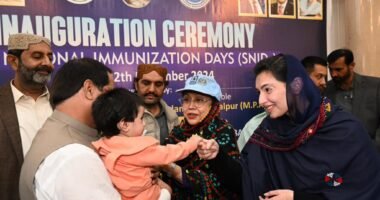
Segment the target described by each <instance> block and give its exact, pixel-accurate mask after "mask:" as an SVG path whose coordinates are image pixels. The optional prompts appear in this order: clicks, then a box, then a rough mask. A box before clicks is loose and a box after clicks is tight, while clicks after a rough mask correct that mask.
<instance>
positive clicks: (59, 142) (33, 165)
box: [19, 110, 98, 200]
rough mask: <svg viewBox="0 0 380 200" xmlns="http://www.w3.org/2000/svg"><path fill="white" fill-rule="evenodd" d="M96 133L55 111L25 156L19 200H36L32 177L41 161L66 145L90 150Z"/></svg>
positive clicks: (95, 138)
mask: <svg viewBox="0 0 380 200" xmlns="http://www.w3.org/2000/svg"><path fill="white" fill-rule="evenodd" d="M97 139H98V137H97V131H96V130H95V129H93V128H90V127H88V126H86V125H84V124H83V123H81V122H79V121H76V120H75V119H73V118H71V117H70V116H68V115H66V114H64V113H62V112H59V111H57V110H55V111H54V112H53V114H52V116H51V117H49V118H48V119H47V120H46V122H45V124H44V125H43V126H42V128H41V129H40V130H39V131H38V133H37V135H36V137H35V138H34V140H33V143H32V146H31V148H30V150H29V152H28V153H27V155H26V156H25V159H24V164H23V166H22V169H21V175H20V188H19V189H20V197H21V200H32V199H36V196H35V189H34V176H35V174H36V172H37V169H38V167H39V166H40V164H41V163H42V162H43V160H44V159H45V158H46V157H47V156H49V155H50V154H51V153H53V152H54V151H56V150H57V149H59V148H61V147H64V146H66V145H68V144H73V143H77V144H83V145H85V146H88V147H90V148H92V146H91V142H92V141H95V140H97Z"/></svg>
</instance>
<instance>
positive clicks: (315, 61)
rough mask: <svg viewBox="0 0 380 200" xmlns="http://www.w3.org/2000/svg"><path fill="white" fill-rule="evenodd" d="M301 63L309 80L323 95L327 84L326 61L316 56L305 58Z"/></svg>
mask: <svg viewBox="0 0 380 200" xmlns="http://www.w3.org/2000/svg"><path fill="white" fill-rule="evenodd" d="M301 62H302V65H303V66H304V67H305V69H306V71H307V73H308V74H309V76H310V78H311V80H312V81H313V82H314V84H315V85H316V86H317V87H318V88H319V90H320V91H321V93H323V92H324V91H325V89H326V82H327V61H326V60H325V59H323V58H321V57H317V56H306V57H305V58H304V59H302V61H301Z"/></svg>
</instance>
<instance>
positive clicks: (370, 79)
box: [355, 74, 380, 83]
mask: <svg viewBox="0 0 380 200" xmlns="http://www.w3.org/2000/svg"><path fill="white" fill-rule="evenodd" d="M355 76H357V77H358V78H360V79H361V80H363V81H368V82H374V83H380V78H379V77H375V76H367V75H361V74H355Z"/></svg>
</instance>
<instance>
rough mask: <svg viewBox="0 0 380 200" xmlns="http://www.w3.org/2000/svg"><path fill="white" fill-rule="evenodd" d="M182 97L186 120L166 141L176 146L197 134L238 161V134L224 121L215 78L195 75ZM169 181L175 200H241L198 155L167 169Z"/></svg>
mask: <svg viewBox="0 0 380 200" xmlns="http://www.w3.org/2000/svg"><path fill="white" fill-rule="evenodd" d="M177 92H180V93H181V95H182V98H181V104H182V111H183V114H184V120H183V121H182V122H181V124H180V125H179V126H177V127H174V129H173V130H172V132H171V133H170V135H169V137H168V138H167V140H166V143H167V144H176V143H178V142H182V141H186V140H188V139H189V138H190V137H191V136H192V135H194V134H197V135H199V136H201V137H203V138H205V139H214V140H216V142H217V143H218V144H219V146H220V148H221V149H222V150H223V151H224V152H225V153H226V155H227V157H231V158H233V159H237V158H238V156H239V151H238V148H237V144H236V136H235V130H234V129H233V127H232V126H231V124H230V123H228V122H227V121H226V120H223V119H221V118H220V103H219V101H220V100H221V97H222V92H221V89H220V86H219V84H218V83H217V82H216V81H215V79H214V78H213V77H209V76H205V75H195V76H193V77H190V78H189V79H187V80H186V84H185V87H184V88H182V89H179V90H177ZM163 170H164V171H166V172H167V174H168V176H169V177H167V179H165V178H164V180H165V181H166V182H167V183H169V185H170V186H171V187H172V189H173V195H172V197H173V198H172V199H181V200H182V199H189V200H204V199H209V200H219V199H228V200H233V199H237V198H238V196H237V195H236V194H234V193H233V192H231V191H229V190H228V189H226V187H225V186H224V184H222V183H221V182H220V180H219V177H218V176H217V175H216V174H215V171H214V170H213V169H211V168H210V167H209V165H208V161H206V160H202V159H200V158H199V156H198V154H197V153H196V152H194V153H192V154H190V155H189V156H188V157H187V158H185V159H184V160H181V161H178V162H176V163H175V164H174V163H173V164H171V165H169V166H164V167H163Z"/></svg>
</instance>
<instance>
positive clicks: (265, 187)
mask: <svg viewBox="0 0 380 200" xmlns="http://www.w3.org/2000/svg"><path fill="white" fill-rule="evenodd" d="M254 73H255V82H256V89H257V91H258V92H259V103H260V105H261V106H263V107H264V108H265V109H266V112H267V113H268V117H266V118H265V119H264V120H263V121H262V123H261V124H260V125H259V127H258V128H257V129H256V130H255V131H254V133H253V134H252V136H251V139H250V141H249V142H248V143H247V144H246V146H245V147H244V149H243V150H242V152H241V159H240V160H233V159H229V158H228V157H226V156H224V153H223V151H219V153H218V151H217V150H218V145H217V144H216V143H215V142H213V141H212V140H209V141H208V142H207V143H206V144H204V145H203V147H202V148H201V149H199V150H198V153H199V155H200V157H202V158H204V159H212V160H210V165H211V167H212V168H215V169H217V171H216V172H217V174H218V175H220V177H221V179H222V182H225V183H229V184H228V186H229V188H230V189H233V190H235V191H240V192H241V193H242V194H243V199H256V198H259V197H260V199H368V200H372V199H380V195H379V192H380V158H379V155H378V153H377V152H376V149H375V148H374V146H372V143H371V141H370V138H369V137H368V134H367V131H366V130H365V128H364V127H363V125H362V124H361V123H360V122H359V121H358V120H357V119H356V118H355V117H353V116H352V115H351V114H349V113H347V112H344V111H342V110H341V109H340V108H338V107H335V106H333V105H332V104H331V102H330V100H329V99H327V98H325V97H321V96H320V93H319V91H318V89H317V88H316V86H315V85H314V84H313V83H312V81H311V80H310V79H309V77H308V75H307V73H306V72H305V70H304V68H303V67H302V65H301V64H300V62H299V61H298V60H297V59H296V58H294V57H293V56H288V55H277V56H273V57H270V58H267V59H264V60H262V61H260V62H259V63H258V64H257V65H256V67H255V69H254ZM216 154H217V156H216ZM215 156H216V157H215ZM237 161H238V162H237ZM226 172H228V173H226Z"/></svg>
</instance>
